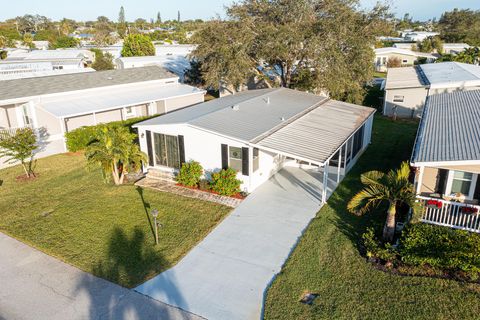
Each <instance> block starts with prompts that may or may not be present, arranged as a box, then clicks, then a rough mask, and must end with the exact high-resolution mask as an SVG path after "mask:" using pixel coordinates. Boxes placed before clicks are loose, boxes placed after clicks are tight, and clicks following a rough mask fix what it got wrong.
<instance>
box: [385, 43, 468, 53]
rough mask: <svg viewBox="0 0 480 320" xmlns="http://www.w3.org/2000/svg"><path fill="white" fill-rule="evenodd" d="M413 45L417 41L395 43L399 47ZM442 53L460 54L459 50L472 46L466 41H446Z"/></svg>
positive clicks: (403, 47) (407, 47)
mask: <svg viewBox="0 0 480 320" xmlns="http://www.w3.org/2000/svg"><path fill="white" fill-rule="evenodd" d="M412 46H416V42H403V43H394V44H393V47H395V48H398V49H406V50H411V49H412ZM442 46H443V52H442V54H458V53H459V52H462V51H464V50H465V49H467V48H470V46H469V45H468V44H466V43H444V44H443V45H442Z"/></svg>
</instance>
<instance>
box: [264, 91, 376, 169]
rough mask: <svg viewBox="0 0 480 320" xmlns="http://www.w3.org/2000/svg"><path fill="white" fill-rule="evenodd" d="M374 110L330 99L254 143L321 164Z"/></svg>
mask: <svg viewBox="0 0 480 320" xmlns="http://www.w3.org/2000/svg"><path fill="white" fill-rule="evenodd" d="M374 112H375V110H374V109H372V108H368V107H363V106H358V105H354V104H350V103H346V102H341V101H335V100H329V101H327V102H325V103H323V104H321V105H320V106H318V107H316V108H315V109H313V110H312V111H310V112H308V113H306V114H305V115H303V116H301V117H300V118H298V119H297V120H295V121H293V122H292V123H290V124H288V125H286V126H285V127H283V128H281V129H279V130H278V131H276V132H274V133H272V134H270V135H268V136H267V137H265V138H263V139H262V140H260V141H259V142H257V145H258V146H259V147H264V148H267V149H271V150H277V151H279V152H280V153H284V154H290V155H295V156H298V157H300V158H303V159H309V160H311V161H315V162H317V163H324V162H325V161H326V160H327V159H328V158H329V157H330V156H332V155H333V154H334V153H335V152H336V151H337V150H338V149H339V148H340V147H341V146H342V145H343V143H344V142H345V141H346V140H347V139H348V138H349V137H350V136H351V135H352V134H353V133H354V132H355V131H356V130H357V129H358V128H360V126H361V125H362V124H363V123H364V122H365V121H366V120H367V119H368V118H369V117H370V116H371V115H372V114H373V113H374Z"/></svg>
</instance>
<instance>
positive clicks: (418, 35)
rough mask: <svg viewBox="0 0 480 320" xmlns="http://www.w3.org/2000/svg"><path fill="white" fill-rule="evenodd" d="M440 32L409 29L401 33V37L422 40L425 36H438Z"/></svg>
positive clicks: (415, 40) (407, 39) (408, 39)
mask: <svg viewBox="0 0 480 320" xmlns="http://www.w3.org/2000/svg"><path fill="white" fill-rule="evenodd" d="M439 34H440V33H438V32H431V31H410V32H405V33H403V38H404V39H405V40H406V41H413V42H417V41H423V40H425V39H427V38H432V37H435V36H438V35H439Z"/></svg>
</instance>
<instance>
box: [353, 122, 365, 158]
mask: <svg viewBox="0 0 480 320" xmlns="http://www.w3.org/2000/svg"><path fill="white" fill-rule="evenodd" d="M363 128H364V126H361V127H360V129H358V130H357V132H355V134H354V135H353V150H352V158H355V156H356V155H357V153H358V152H359V151H360V150H361V149H362V146H363V131H364V130H363Z"/></svg>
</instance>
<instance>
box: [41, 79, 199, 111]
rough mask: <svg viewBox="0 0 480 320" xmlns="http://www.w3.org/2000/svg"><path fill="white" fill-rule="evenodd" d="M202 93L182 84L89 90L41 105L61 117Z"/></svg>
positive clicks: (43, 102)
mask: <svg viewBox="0 0 480 320" xmlns="http://www.w3.org/2000/svg"><path fill="white" fill-rule="evenodd" d="M203 93H205V91H204V90H200V89H197V88H195V87H192V86H188V85H185V84H180V83H174V84H161V83H156V84H145V85H137V86H132V87H128V88H123V87H122V88H104V89H100V90H96V91H92V92H91V93H89V94H88V95H78V94H75V93H71V94H66V95H61V96H57V97H50V98H44V99H42V103H41V106H42V108H43V109H44V110H46V111H48V112H50V113H51V114H53V115H54V116H56V117H59V118H64V117H71V116H77V115H82V114H90V113H92V112H100V111H107V110H113V109H118V108H122V107H126V106H135V105H140V104H145V103H149V102H152V101H158V100H163V99H168V98H175V97H181V96H187V95H192V94H203Z"/></svg>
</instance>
